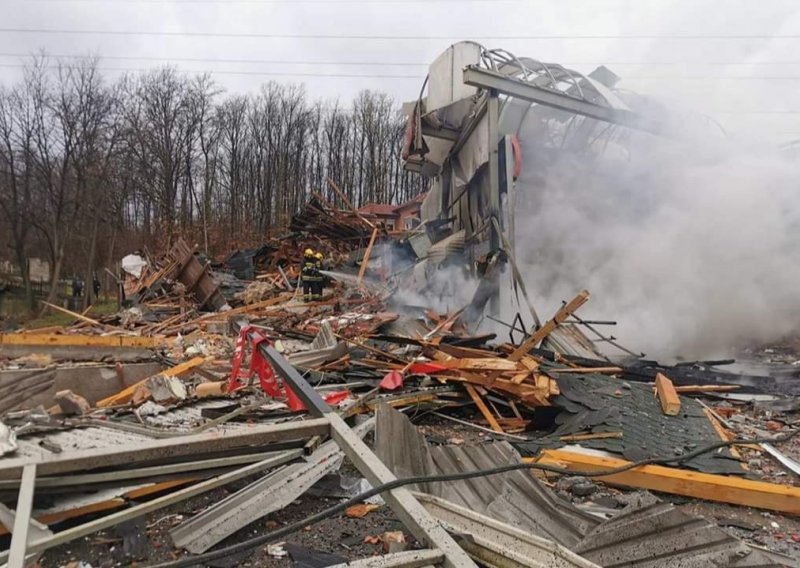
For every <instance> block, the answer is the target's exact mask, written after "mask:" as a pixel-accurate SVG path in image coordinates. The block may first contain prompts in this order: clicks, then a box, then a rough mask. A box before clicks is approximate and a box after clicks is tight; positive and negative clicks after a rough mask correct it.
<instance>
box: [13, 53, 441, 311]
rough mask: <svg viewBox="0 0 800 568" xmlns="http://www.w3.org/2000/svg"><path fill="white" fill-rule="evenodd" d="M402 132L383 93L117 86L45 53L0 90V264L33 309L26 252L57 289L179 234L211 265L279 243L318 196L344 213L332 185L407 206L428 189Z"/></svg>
mask: <svg viewBox="0 0 800 568" xmlns="http://www.w3.org/2000/svg"><path fill="white" fill-rule="evenodd" d="M404 123H405V120H404V118H403V117H402V116H401V113H400V112H399V109H398V107H397V105H396V104H395V102H394V101H393V100H392V99H391V97H389V96H388V95H387V94H385V93H381V92H376V91H362V92H361V93H359V94H358V96H357V97H355V99H354V100H353V101H352V102H351V103H349V104H345V103H342V102H340V101H338V100H333V101H320V100H311V99H310V98H309V97H308V96H307V95H306V93H305V91H304V88H303V86H302V85H296V84H286V83H278V82H274V81H273V82H269V83H267V84H265V85H262V86H261V88H260V90H259V91H258V92H257V93H255V94H250V95H242V94H227V93H225V92H224V91H223V90H222V89H221V88H220V86H219V85H218V84H217V83H215V81H214V80H213V78H212V77H211V76H210V75H208V74H204V75H188V74H184V73H181V72H179V71H178V70H176V69H174V68H171V67H164V68H156V69H152V70H150V71H146V72H142V73H138V74H131V75H125V76H122V77H121V78H119V79H118V80H116V81H109V80H107V79H106V78H105V77H104V76H103V74H102V73H101V71H100V69H99V67H98V59H96V58H85V59H80V60H77V61H70V62H69V63H65V62H60V61H55V62H54V61H51V60H49V59H48V58H47V57H46V56H37V57H35V58H33V60H32V61H31V63H30V64H29V65H27V66H26V68H25V69H24V72H23V78H22V80H21V81H19V82H18V83H17V84H13V85H0V239H2V242H5V243H7V246H4V247H0V248H1V249H2V250H0V259H2V258H6V259H9V260H11V261H13V262H14V263H15V264H16V265H17V266H18V267H19V268H20V270H21V274H22V278H23V285H24V287H25V289H26V292H27V295H28V300H29V302H30V305H31V306H33V297H32V292H31V282H30V281H29V278H28V275H27V271H26V270H25V269H24V267H25V266H26V262H27V259H28V258H29V257H41V258H44V259H46V260H48V261H49V264H50V272H51V274H50V276H51V282H58V280H59V279H60V278H65V277H73V276H76V275H77V276H79V277H81V278H83V279H84V281H85V282H87V283H88V282H91V281H92V277H93V275H94V274H97V273H98V272H102V269H103V268H105V267H111V266H113V265H114V264H115V262H116V261H117V260H118V258H119V257H120V256H121V255H124V254H127V253H129V252H131V251H132V250H134V249H136V248H139V249H150V250H152V251H153V252H160V251H161V250H163V249H164V248H165V246H167V245H168V244H169V243H170V242H171V241H172V240H173V239H174V238H175V237H177V236H179V235H180V236H184V237H186V238H188V239H189V240H190V241H191V242H193V243H196V244H199V245H200V248H201V249H203V250H205V251H206V252H208V253H209V254H211V255H215V254H217V255H218V254H223V253H226V252H228V251H230V250H232V249H235V248H238V247H243V246H252V245H255V244H257V243H260V242H263V241H264V240H265V239H267V238H269V237H276V236H279V235H280V234H281V233H282V232H283V230H284V229H285V227H286V226H287V224H288V221H289V219H290V218H291V216H292V215H293V214H294V213H295V212H296V211H297V210H298V209H299V208H300V207H301V206H302V205H303V204H304V203H305V201H306V200H307V199H308V198H309V196H310V195H311V194H312V193H316V194H318V195H320V196H322V197H323V198H324V199H326V200H327V201H329V202H331V203H335V204H337V205H338V206H341V207H344V205H343V204H342V203H341V200H340V198H339V197H338V196H337V195H336V194H335V193H334V192H333V191H332V189H331V187H330V185H329V183H328V181H327V180H328V179H331V180H333V182H334V183H336V184H337V186H338V187H340V188H341V190H342V191H343V193H344V194H345V195H346V196H347V198H348V199H349V200H350V201H351V202H352V203H353V204H355V206H357V207H358V206H360V205H362V204H364V203H368V202H381V203H400V202H403V201H405V200H407V199H410V198H412V197H414V196H415V195H417V194H419V193H420V192H421V191H423V190H424V189H425V187H424V181H423V180H422V179H421V178H420V176H416V175H413V174H409V173H407V172H405V171H404V170H403V167H402V162H401V159H400V153H401V147H402V143H403V136H404ZM87 288H88V287H87ZM56 293H57V290H56V287H55V286H53V287H52V289H51V293H50V296H51V297H50V299H51V300H52V299H54V297H55V295H56ZM85 301H86V302H87V303H88V302H89V301H90V298H89V295H88V294H87V297H86V300H85Z"/></svg>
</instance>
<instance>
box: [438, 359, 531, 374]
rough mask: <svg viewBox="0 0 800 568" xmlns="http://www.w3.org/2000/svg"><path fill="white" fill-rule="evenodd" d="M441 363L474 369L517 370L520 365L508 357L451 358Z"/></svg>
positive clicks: (444, 365) (447, 365)
mask: <svg viewBox="0 0 800 568" xmlns="http://www.w3.org/2000/svg"><path fill="white" fill-rule="evenodd" d="M441 365H442V366H443V367H447V368H448V369H466V370H472V371H517V370H519V365H518V364H517V363H516V362H515V361H509V360H508V359H500V358H499V357H498V358H495V359H450V360H446V361H442V362H441Z"/></svg>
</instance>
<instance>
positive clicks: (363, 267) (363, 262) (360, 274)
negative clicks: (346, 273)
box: [356, 227, 378, 284]
mask: <svg viewBox="0 0 800 568" xmlns="http://www.w3.org/2000/svg"><path fill="white" fill-rule="evenodd" d="M377 238H378V228H377V227H375V228H374V229H372V236H371V237H370V238H369V244H368V245H367V250H366V252H365V253H364V258H362V259H361V266H360V267H359V268H358V280H357V281H356V283H357V284H361V281H362V280H363V279H364V273H365V272H366V271H367V262H369V255H370V254H372V247H373V246H374V245H375V239H377Z"/></svg>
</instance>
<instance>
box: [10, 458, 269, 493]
mask: <svg viewBox="0 0 800 568" xmlns="http://www.w3.org/2000/svg"><path fill="white" fill-rule="evenodd" d="M277 452H278V449H276V450H275V451H272V452H259V453H256V454H246V455H241V456H227V457H224V458H212V459H207V460H200V461H190V462H180V463H170V464H164V465H154V466H150V467H142V468H138V469H121V470H117V471H104V472H101V473H86V474H78V475H69V476H59V477H42V478H39V479H37V480H36V487H37V488H39V489H40V490H41V489H46V488H52V487H74V488H81V487H82V486H84V485H92V484H95V483H109V482H115V481H121V480H130V479H146V480H147V481H153V480H155V479H159V478H161V477H164V476H167V475H175V474H180V473H184V472H187V471H190V472H191V471H203V470H208V469H218V468H227V469H230V468H233V467H235V466H239V465H246V464H249V463H255V462H257V461H261V460H264V459H267V458H270V457H272V456H274V455H276V454H277ZM19 485H20V482H19V480H16V479H14V480H11V479H10V480H4V481H0V491H13V490H15V489H19Z"/></svg>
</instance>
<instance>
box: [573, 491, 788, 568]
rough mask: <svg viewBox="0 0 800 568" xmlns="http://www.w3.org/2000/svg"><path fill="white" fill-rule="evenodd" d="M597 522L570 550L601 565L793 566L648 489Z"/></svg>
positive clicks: (660, 567) (683, 567)
mask: <svg viewBox="0 0 800 568" xmlns="http://www.w3.org/2000/svg"><path fill="white" fill-rule="evenodd" d="M644 499H645V500H644V502H642V503H639V504H637V505H634V506H632V507H630V509H626V510H624V511H623V512H622V513H621V514H620V515H619V516H618V517H616V518H613V519H611V520H609V521H605V522H604V523H602V524H600V525H598V526H597V527H596V528H595V529H594V530H593V531H592V532H590V533H589V534H587V535H586V537H585V538H584V539H583V541H582V542H580V543H578V544H577V545H576V546H575V547H574V548H573V550H574V551H575V552H577V553H579V554H580V555H582V556H583V557H584V558H587V559H588V560H591V561H593V562H596V563H597V564H600V565H601V566H605V567H606V568H615V567H622V566H625V567H631V568H634V567H635V568H670V567H680V568H705V567H707V566H718V567H721V566H729V567H736V568H744V567H747V568H755V567H764V568H766V567H778V566H797V563H796V562H795V561H793V560H791V559H789V558H787V557H784V556H782V555H778V554H775V553H772V552H768V551H765V550H762V549H757V548H753V547H750V546H748V545H747V544H745V543H743V542H742V541H740V540H738V539H737V538H735V537H733V536H731V535H729V534H727V533H726V532H725V531H723V530H722V529H721V528H719V527H718V526H717V525H715V524H713V523H711V522H709V521H707V520H705V519H701V518H699V517H693V516H691V515H689V514H687V513H684V512H683V511H680V510H679V509H677V508H675V506H674V505H672V504H671V503H662V502H660V501H659V500H658V499H656V498H655V497H653V496H652V495H646V496H645V497H644Z"/></svg>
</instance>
